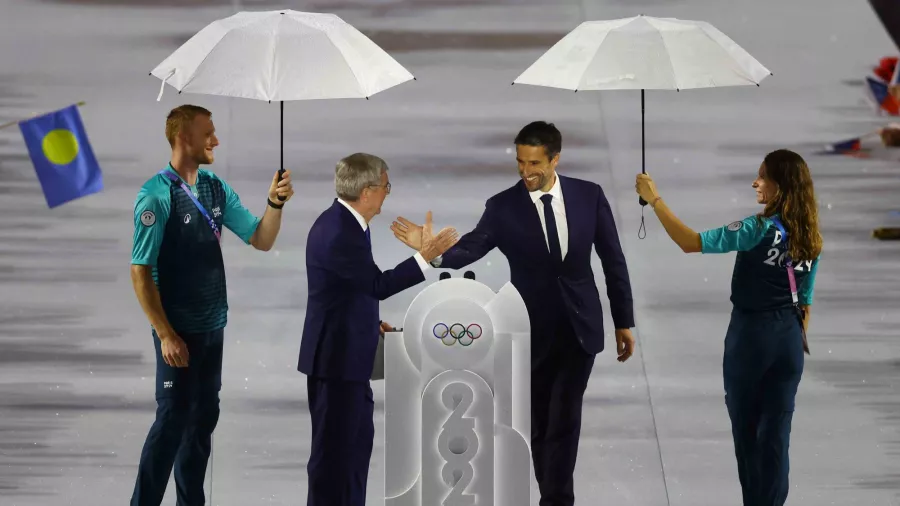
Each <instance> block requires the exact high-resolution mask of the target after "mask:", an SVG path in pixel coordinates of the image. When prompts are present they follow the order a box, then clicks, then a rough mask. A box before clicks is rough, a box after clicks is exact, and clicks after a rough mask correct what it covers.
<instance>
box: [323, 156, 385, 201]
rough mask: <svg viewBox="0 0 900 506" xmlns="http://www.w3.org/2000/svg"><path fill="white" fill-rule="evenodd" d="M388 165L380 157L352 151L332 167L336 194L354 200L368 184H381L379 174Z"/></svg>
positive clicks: (346, 199) (347, 199)
mask: <svg viewBox="0 0 900 506" xmlns="http://www.w3.org/2000/svg"><path fill="white" fill-rule="evenodd" d="M387 170H388V166H387V163H385V162H384V160H382V159H381V158H378V157H377V156H375V155H370V154H368V153H354V154H352V155H350V156H347V157H345V158H343V159H342V160H341V161H339V162H338V163H337V166H336V167H335V168H334V189H335V191H336V192H337V196H338V197H340V198H341V199H342V200H345V201H347V202H355V201H356V200H357V199H359V196H360V194H362V191H363V190H364V189H366V188H367V187H369V186H378V185H380V184H381V174H382V173H383V172H387Z"/></svg>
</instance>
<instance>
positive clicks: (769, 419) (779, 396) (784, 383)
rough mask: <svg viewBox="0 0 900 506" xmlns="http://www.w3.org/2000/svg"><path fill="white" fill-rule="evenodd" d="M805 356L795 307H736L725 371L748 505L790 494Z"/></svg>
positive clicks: (768, 504)
mask: <svg viewBox="0 0 900 506" xmlns="http://www.w3.org/2000/svg"><path fill="white" fill-rule="evenodd" d="M803 362H804V358H803V335H802V327H801V325H800V321H799V318H798V317H797V314H796V313H795V312H794V310H793V308H789V309H779V310H774V311H765V312H754V313H747V312H743V311H741V310H740V309H736V308H735V309H734V310H733V311H732V313H731V323H730V324H729V326H728V333H727V334H726V336H725V353H724V358H723V363H722V371H723V377H724V383H725V404H726V406H727V408H728V415H729V417H730V418H731V432H732V435H733V437H734V453H735V457H736V458H737V468H738V477H739V478H740V482H741V489H742V492H743V497H744V506H781V505H783V504H784V502H785V501H786V500H787V495H788V488H789V487H788V472H789V468H790V466H789V458H788V448H789V446H790V438H791V419H792V417H793V414H794V399H795V397H796V395H797V387H798V386H799V384H800V377H801V375H802V374H803Z"/></svg>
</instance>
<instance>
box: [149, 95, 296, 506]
mask: <svg viewBox="0 0 900 506" xmlns="http://www.w3.org/2000/svg"><path fill="white" fill-rule="evenodd" d="M166 137H167V139H168V140H169V144H170V145H171V146H172V159H171V161H170V162H169V164H168V165H167V166H166V167H165V168H163V169H162V170H161V171H160V172H159V173H157V174H156V175H154V176H153V177H151V178H150V179H149V180H148V181H147V182H146V183H144V185H143V186H142V187H141V189H140V191H139V192H138V195H137V200H136V201H135V204H134V245H133V249H132V256H131V280H132V283H133V284H134V290H135V293H136V294H137V298H138V301H139V302H140V304H141V307H142V308H143V310H144V313H146V315H147V319H148V320H149V321H150V325H151V326H152V334H153V344H154V346H155V348H156V402H157V406H158V407H157V411H156V421H155V422H154V423H153V426H152V427H151V428H150V432H149V434H148V435H147V439H146V441H145V443H144V447H143V451H142V452H141V460H140V464H139V467H138V476H137V480H136V483H135V487H134V493H133V495H132V498H131V505H132V506H150V505H152V506H157V505H159V504H160V503H161V502H162V499H163V496H164V495H165V490H166V485H167V484H168V481H169V476H170V474H171V472H172V467H173V466H174V468H175V485H176V488H177V496H178V504H179V506H193V505H197V506H200V505H203V504H205V501H206V499H205V497H204V493H203V481H204V478H205V476H206V466H207V462H208V461H209V454H210V449H211V444H212V437H211V436H212V433H213V430H214V429H215V427H216V424H217V423H218V419H219V390H220V388H221V385H222V348H223V334H224V332H223V331H224V328H225V324H226V323H227V319H228V301H227V290H226V285H225V266H224V262H223V258H222V250H221V245H220V241H221V231H222V228H223V227H224V228H227V229H229V230H231V231H232V232H234V234H235V235H237V236H238V237H239V238H240V239H241V240H242V241H244V243H246V244H250V245H251V246H253V247H254V248H256V249H258V250H262V251H268V250H270V249H271V248H272V246H273V245H274V243H275V238H276V237H277V236H278V231H279V229H280V228H281V210H282V207H283V206H284V202H286V201H287V200H289V199H290V198H291V195H293V193H294V192H293V189H292V187H291V179H290V172H289V171H285V172H284V173H283V175H282V178H281V179H279V174H278V172H276V173H275V176H274V177H273V178H272V185H271V187H270V188H269V195H268V207H267V208H266V212H265V214H264V215H263V217H262V218H257V217H255V216H254V215H253V214H252V213H251V212H250V211H249V210H248V209H247V208H246V207H244V205H243V204H242V203H241V199H240V198H239V197H238V195H237V193H235V191H234V190H233V189H232V188H231V187H230V186H229V185H228V183H226V182H225V181H224V180H223V179H222V178H220V177H219V176H217V175H216V174H214V173H213V172H211V171H209V170H206V169H200V166H201V165H208V164H211V163H212V162H213V149H214V148H215V147H216V146H218V144H219V141H218V139H217V138H216V134H215V126H214V125H213V122H212V114H211V113H210V112H209V111H208V110H206V109H204V108H202V107H198V106H193V105H183V106H180V107H177V108H175V109H173V110H172V112H170V113H169V116H168V118H167V120H166Z"/></svg>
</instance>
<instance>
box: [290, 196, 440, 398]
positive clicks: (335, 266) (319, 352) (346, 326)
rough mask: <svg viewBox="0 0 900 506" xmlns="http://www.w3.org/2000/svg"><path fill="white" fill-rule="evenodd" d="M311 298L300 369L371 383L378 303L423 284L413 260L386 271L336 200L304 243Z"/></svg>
mask: <svg viewBox="0 0 900 506" xmlns="http://www.w3.org/2000/svg"><path fill="white" fill-rule="evenodd" d="M306 274H307V283H308V286H309V295H308V298H307V304H306V320H305V321H304V324H303V337H302V340H301V342H300V360H299V363H298V366H297V370H298V371H300V372H302V373H304V374H307V375H310V376H315V377H318V378H327V379H341V380H349V381H368V380H369V378H370V376H371V374H372V367H373V365H374V362H375V350H376V348H377V346H378V340H379V339H380V337H379V318H378V303H379V301H382V300H384V299H387V298H388V297H390V296H392V295H394V294H396V293H399V292H401V291H403V290H405V289H407V288H409V287H411V286H414V285H416V284H418V283H421V282H422V281H424V280H425V274H424V273H423V272H422V268H421V267H420V266H419V264H418V262H416V259H415V257H410V258H408V259H406V260H404V261H403V262H401V263H400V264H399V265H397V267H395V268H394V269H392V270H387V271H384V272H382V271H381V270H380V269H379V268H378V266H377V265H375V260H374V259H373V258H372V247H371V245H370V244H369V240H368V239H367V237H366V233H365V231H364V230H363V229H362V227H361V226H360V224H359V222H358V221H357V220H356V218H355V217H354V216H353V214H351V212H350V211H349V210H348V209H347V208H346V207H344V206H343V205H342V204H341V203H340V202H338V201H337V199H335V201H334V204H333V205H332V206H331V207H330V208H328V209H327V210H326V211H325V212H323V213H322V214H321V215H319V217H318V218H317V219H316V221H315V223H313V225H312V228H310V230H309V235H308V237H307V240H306Z"/></svg>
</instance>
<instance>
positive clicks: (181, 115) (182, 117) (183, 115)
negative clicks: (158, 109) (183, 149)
mask: <svg viewBox="0 0 900 506" xmlns="http://www.w3.org/2000/svg"><path fill="white" fill-rule="evenodd" d="M200 114H202V115H204V116H206V117H209V118H212V112H210V111H209V110H208V109H205V108H203V107H200V106H199V105H190V104H185V105H180V106H178V107H176V108H174V109H172V110H171V111H170V112H169V116H168V117H167V118H166V139H167V140H168V141H169V146H172V147H173V148H174V147H175V138H176V137H178V134H180V133H181V132H182V131H184V130H185V129H186V128H188V127H190V125H191V122H193V121H194V118H196V117H197V115H200Z"/></svg>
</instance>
